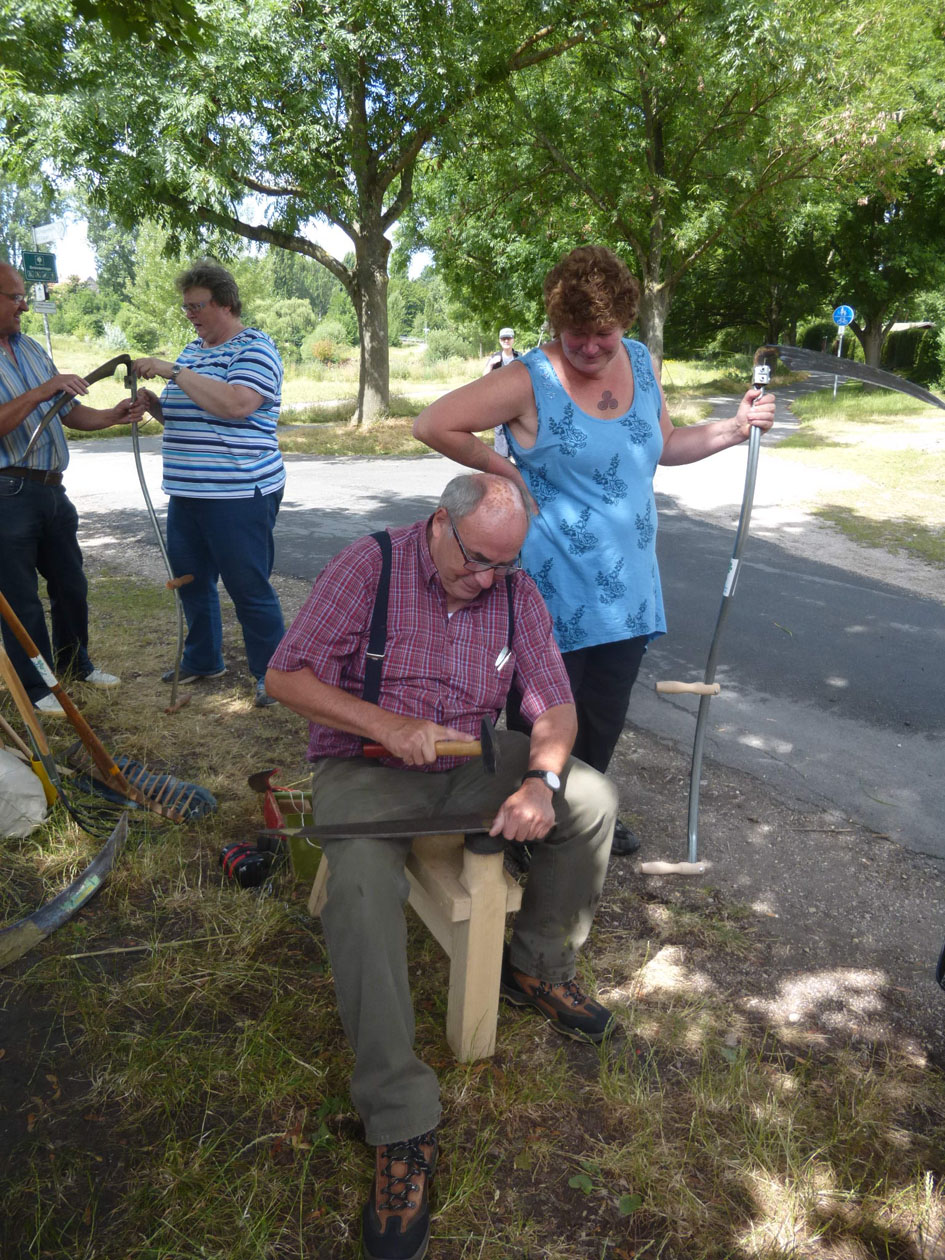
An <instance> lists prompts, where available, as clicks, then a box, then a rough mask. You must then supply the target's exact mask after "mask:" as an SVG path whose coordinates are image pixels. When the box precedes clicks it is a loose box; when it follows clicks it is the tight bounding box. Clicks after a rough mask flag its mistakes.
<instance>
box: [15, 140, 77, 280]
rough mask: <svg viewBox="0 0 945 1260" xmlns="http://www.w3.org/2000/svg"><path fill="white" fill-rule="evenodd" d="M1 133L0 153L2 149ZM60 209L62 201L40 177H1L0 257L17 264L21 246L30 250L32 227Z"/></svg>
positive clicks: (19, 261)
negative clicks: (14, 178)
mask: <svg viewBox="0 0 945 1260" xmlns="http://www.w3.org/2000/svg"><path fill="white" fill-rule="evenodd" d="M2 149H3V146H2V134H0V153H2ZM61 213H62V203H61V200H60V197H59V195H58V193H56V192H54V191H53V190H52V189H51V188H49V186H48V185H47V184H46V182H45V181H44V180H43V179H42V178H41V177H36V178H34V179H32V180H27V181H21V182H14V181H12V180H9V179H2V178H0V261H2V262H8V263H12V264H13V265H14V267H19V266H20V264H21V262H22V259H23V251H24V250H27V251H28V250H32V249H33V248H34V246H33V235H32V232H31V228H34V227H39V226H40V224H43V223H49V222H50V221H51V220H53V219H56V218H58V217H59V216H60V215H61Z"/></svg>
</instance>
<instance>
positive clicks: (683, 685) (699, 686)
mask: <svg viewBox="0 0 945 1260" xmlns="http://www.w3.org/2000/svg"><path fill="white" fill-rule="evenodd" d="M656 690H657V692H658V693H659V694H660V695H661V696H680V695H685V694H691V695H694V696H717V695H718V694H719V692H720V691H721V690H722V687H721V685H720V684H719V683H704V682H701V683H699V682H696V683H687V682H672V681H670V680H668V679H667V680H666V681H664V682H658V683H657V684H656Z"/></svg>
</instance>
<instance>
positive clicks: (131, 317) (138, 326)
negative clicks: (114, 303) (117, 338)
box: [116, 302, 163, 354]
mask: <svg viewBox="0 0 945 1260" xmlns="http://www.w3.org/2000/svg"><path fill="white" fill-rule="evenodd" d="M116 322H117V324H118V327H119V328H120V329H121V331H122V333H123V334H124V337H125V340H126V341H127V343H128V346H129V348H130V349H131V350H135V351H138V352H139V353H140V354H153V353H154V351H155V350H157V349H158V348H159V347H161V346H162V345H163V334H162V330H161V327H160V325H158V324H156V323H155V322H154V321H153V319H151V318H150V317H149V316H148V315H147V314H144V313H143V312H141V311H139V310H138V309H137V307H134V306H131V305H129V304H128V303H127V302H126V303H123V304H122V305H121V306H120V307H119V309H118V316H117V319H116Z"/></svg>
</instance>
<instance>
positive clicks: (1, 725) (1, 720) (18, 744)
mask: <svg viewBox="0 0 945 1260" xmlns="http://www.w3.org/2000/svg"><path fill="white" fill-rule="evenodd" d="M0 731H2V732H3V734H4V735H5V736H6V737H7V739H9V740H10V741H11V742H12V744H13V747H14V748H18V749H19V751H20V752H21V753H23V754H24V755H25V756H27V757H29V758H30V760H32V757H33V754H32V752H31V751H30V746H29V744H27V743H26V741H25V740H22V739H20V737H19V735H17V733H16V731H15V730H14V729H13V727H12V726H11V725H10V723H9V722H8V721H7V720H6V718H5V717H3V716H2V715H0Z"/></svg>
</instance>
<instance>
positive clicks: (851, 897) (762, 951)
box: [606, 730, 945, 1061]
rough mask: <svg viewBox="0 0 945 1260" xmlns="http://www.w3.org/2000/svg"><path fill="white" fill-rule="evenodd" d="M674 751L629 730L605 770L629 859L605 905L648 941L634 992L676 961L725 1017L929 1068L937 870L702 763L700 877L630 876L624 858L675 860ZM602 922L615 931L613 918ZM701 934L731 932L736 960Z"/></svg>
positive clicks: (941, 893) (938, 927)
mask: <svg viewBox="0 0 945 1260" xmlns="http://www.w3.org/2000/svg"><path fill="white" fill-rule="evenodd" d="M689 753H690V750H689V749H680V748H678V747H676V746H675V745H673V744H672V743H670V742H669V741H667V740H662V739H659V738H656V737H654V736H652V735H650V734H648V733H647V732H645V731H641V730H631V731H628V732H627V733H626V734H625V735H624V736H623V738H622V740H621V743H620V746H619V747H618V750H617V753H616V754H615V757H614V761H613V762H612V763H611V768H610V773H611V776H612V777H613V778H614V779H615V781H616V782H617V783H618V785H619V787H620V794H621V803H622V806H623V810H624V816H625V817H626V818H629V819H631V820H632V822H633V824H634V826H635V828H636V830H637V832H638V834H640V835H641V837H642V838H643V846H642V848H641V851H640V853H639V854H638V855H635V856H634V857H631V858H614V859H612V860H611V865H610V875H609V881H608V892H609V896H610V899H611V902H612V903H613V902H616V903H617V904H619V905H621V906H622V907H624V908H625V912H626V915H627V918H626V924H627V926H628V927H632V928H633V930H634V931H635V933H636V934H637V935H638V937H639V939H641V940H648V941H649V942H650V953H651V955H652V957H651V959H650V961H649V962H648V963H647V966H646V968H645V970H644V981H643V982H644V983H645V984H646V983H653V984H668V983H670V982H671V980H672V977H673V974H674V968H678V967H679V965H680V964H681V963H682V962H683V961H685V962H686V963H687V964H688V968H687V969H688V970H689V971H690V972H691V971H692V969H693V967H694V966H695V970H696V973H697V975H700V976H702V977H703V980H704V982H705V983H706V984H708V985H711V986H712V987H713V988H715V989H716V990H717V991H719V992H723V993H727V994H729V995H730V996H731V998H732V1001H733V1003H734V1004H735V1006H736V1008H738V1009H740V1010H741V1011H743V1012H744V1013H746V1014H751V1013H754V1014H758V1015H762V1016H764V1018H765V1019H766V1020H767V1021H768V1022H770V1023H773V1024H775V1025H778V1026H780V1027H781V1028H782V1030H783V1031H784V1032H785V1033H789V1031H790V1029H791V1027H792V1026H797V1027H798V1028H799V1029H804V1030H806V1031H807V1032H808V1033H810V1032H816V1033H817V1034H819V1035H821V1036H823V1037H825V1038H829V1039H833V1038H835V1037H836V1038H839V1039H840V1040H844V1041H849V1040H850V1039H852V1040H854V1041H856V1040H862V1041H864V1042H865V1041H870V1042H874V1043H875V1042H889V1043H894V1044H898V1045H900V1046H904V1047H911V1048H912V1049H914V1050H915V1051H916V1052H917V1053H920V1054H922V1053H925V1054H928V1055H929V1057H930V1058H932V1059H934V1060H937V1061H943V1060H945V993H943V992H942V991H941V989H939V988H938V986H937V985H936V983H935V978H934V971H935V963H936V960H937V957H938V951H939V950H940V949H941V947H942V938H943V936H945V913H943V911H942V907H943V905H945V864H943V863H942V862H940V861H936V860H935V859H932V858H928V857H925V856H923V855H920V854H916V853H912V852H910V851H909V850H906V849H903V848H902V847H900V846H899V845H897V844H894V843H892V842H891V841H888V840H885V839H883V838H881V837H879V836H877V835H875V834H874V833H873V832H871V831H869V830H868V829H867V828H865V827H863V826H862V825H861V824H859V823H858V822H857V821H856V820H855V819H851V818H847V817H845V816H843V815H842V814H840V813H838V812H837V811H836V810H832V809H818V808H814V807H811V806H809V805H807V804H806V803H805V804H804V805H798V804H797V803H796V802H791V801H788V800H785V799H783V798H781V797H779V796H778V795H777V794H775V793H773V792H772V791H771V790H770V789H769V788H768V787H766V786H765V785H764V784H763V783H761V782H760V781H759V780H757V779H755V778H753V777H752V776H750V775H747V774H743V773H741V772H739V771H737V770H732V769H729V768H727V767H724V766H720V765H718V764H716V763H713V762H706V763H705V765H704V770H703V774H704V780H703V787H702V790H701V793H700V811H699V828H698V838H699V857H700V859H705V860H706V861H707V862H708V869H707V871H706V874H705V875H703V876H700V877H696V878H692V877H682V876H672V877H671V876H645V875H643V874H641V873H640V870H639V865H640V862H639V859H640V858H642V859H646V858H665V859H667V860H670V861H683V860H685V858H686V850H687V810H688V792H689V765H688V759H689ZM621 893H623V894H624V896H623V899H621ZM632 905H634V906H635V909H634V911H633V913H632V914H631V913H630V911H629V907H630V906H632ZM606 913H607V919H608V920H609V922H610V923H611V924H613V925H614V926H616V925H617V923H618V922H619V918H618V917H615V915H614V911H613V909H611V910H609V911H607V912H606ZM689 916H701V917H702V919H703V920H704V932H703V935H704V938H705V940H704V944H703V945H697V946H696V947H695V949H694V948H693V946H692V942H691V935H692V934H691V931H687V932H685V933H684V932H683V931H682V930H681V925H683V924H686V923H687V919H688V917H689ZM715 932H718V933H721V934H722V939H724V940H725V941H726V942H727V943H730V941H731V937H732V934H733V933H737V932H743V933H744V934H745V938H746V939H745V947H744V949H743V950H738V949H734V950H733V949H731V948H726V949H724V950H713V948H712V943H713V941H712V938H713V933H715ZM697 935H698V934H697ZM682 938H685V939H686V941H687V945H686V947H685V950H684V957H683V955H682V954H681V953H680V949H679V948H678V946H677V945H676V941H677V940H679V939H682ZM648 973H649V979H648V978H647V974H648ZM692 982H693V981H692V977H691V976H690V979H689V981H688V983H692ZM698 982H699V981H698V979H697V980H696V983H698Z"/></svg>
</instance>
